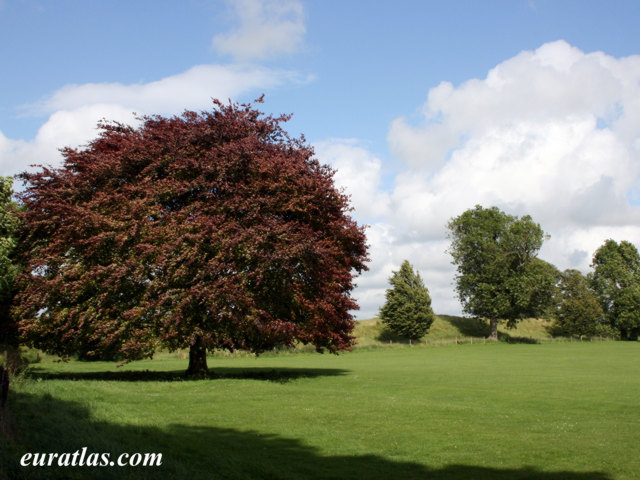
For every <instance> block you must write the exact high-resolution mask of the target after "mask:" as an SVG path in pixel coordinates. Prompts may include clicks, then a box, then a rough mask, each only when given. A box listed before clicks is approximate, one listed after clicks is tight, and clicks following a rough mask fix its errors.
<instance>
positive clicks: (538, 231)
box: [448, 205, 557, 338]
mask: <svg viewBox="0 0 640 480" xmlns="http://www.w3.org/2000/svg"><path fill="white" fill-rule="evenodd" d="M448 229H449V238H450V239H451V247H450V249H449V253H450V254H451V255H452V257H453V263H454V264H455V265H456V266H457V275H456V290H457V292H458V296H459V298H460V301H461V303H462V306H463V310H464V312H465V313H469V314H471V315H473V316H476V317H480V318H487V319H489V323H490V327H491V328H490V332H491V333H490V335H491V337H492V338H497V334H498V330H497V326H498V321H499V320H506V321H507V322H508V323H509V325H514V324H515V322H517V320H519V319H521V318H525V317H532V316H539V315H542V314H544V313H545V311H547V310H548V307H549V305H550V303H551V300H552V296H553V291H554V286H555V283H556V278H557V270H556V269H555V267H554V266H553V265H550V264H549V263H547V262H544V261H543V260H540V259H538V258H537V257H536V255H537V253H538V251H539V250H540V247H541V246H542V242H543V240H544V237H545V234H544V232H543V231H542V228H541V227H540V225H539V224H537V223H535V222H534V221H533V220H532V218H531V217H530V216H528V215H525V216H523V217H521V218H518V217H515V216H512V215H508V214H506V213H504V212H502V211H501V210H500V209H498V208H497V207H491V208H484V207H482V206H480V205H476V207H475V208H473V209H469V210H467V211H465V212H464V213H462V214H461V215H460V216H458V217H456V218H453V219H452V220H451V221H450V222H449V224H448Z"/></svg>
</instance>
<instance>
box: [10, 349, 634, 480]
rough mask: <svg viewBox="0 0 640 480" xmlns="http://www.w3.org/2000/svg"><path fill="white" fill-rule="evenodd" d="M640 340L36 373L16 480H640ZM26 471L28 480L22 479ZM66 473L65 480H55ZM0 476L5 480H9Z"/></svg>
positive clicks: (49, 368)
mask: <svg viewBox="0 0 640 480" xmlns="http://www.w3.org/2000/svg"><path fill="white" fill-rule="evenodd" d="M639 348H640V345H639V344H638V343H623V342H594V343H544V344H537V345H527V344H513V345H512V344H506V343H497V344H496V343H487V344H475V345H455V344H449V345H443V346H438V347H413V348H412V347H409V346H403V347H401V348H385V349H373V350H366V349H364V350H359V351H354V352H352V353H347V354H344V355H340V356H334V355H318V354H305V353H302V354H296V355H280V356H274V355H272V356H268V357H258V358H255V357H249V356H245V357H223V356H218V357H212V358H210V359H209V366H210V368H211V371H212V377H211V378H210V379H206V380H186V379H184V378H183V377H182V374H181V372H182V371H184V369H185V368H186V359H183V358H180V356H179V355H176V354H162V355H160V357H159V358H157V359H155V360H146V361H141V362H134V363H132V364H129V365H127V366H125V367H122V368H119V369H118V368H116V367H115V365H114V364H112V363H106V362H98V363H83V362H69V363H62V362H61V363H56V362H51V361H45V362H42V363H40V364H37V365H36V366H35V368H34V369H33V370H32V372H31V374H30V376H27V377H25V378H24V379H21V380H19V381H17V382H16V383H15V385H14V387H15V388H14V390H13V391H12V397H11V399H10V400H11V402H10V415H11V417H12V424H13V425H12V435H11V437H10V438H11V439H10V440H7V439H6V437H5V438H3V440H2V441H3V443H2V448H1V449H0V451H1V452H2V453H1V456H0V461H2V462H3V467H2V468H3V469H4V475H5V477H6V478H11V479H13V478H202V479H204V478H207V479H208V478H238V479H240V478H247V479H249V478H287V479H300V478H303V479H304V478H335V479H342V478H354V479H355V478H380V479H383V478H384V479H388V478H446V479H458V478H460V479H462V478H499V479H505V480H506V479H511V478H528V479H534V478H540V479H543V480H545V479H548V480H551V479H552V480H560V479H576V480H577V479H580V480H595V479H614V478H615V479H632V478H637V472H638V471H639V469H640V459H639V458H638V456H637V445H638V443H639V441H640V428H639V427H640V409H639V407H638V398H640V361H639V360H640V350H639ZM84 446H86V447H88V448H89V449H90V450H91V451H95V452H111V453H112V454H113V455H116V454H118V453H121V452H160V453H162V454H163V458H164V465H163V466H162V467H160V468H146V469H145V468H142V467H138V468H135V469H134V468H131V469H117V468H115V469H114V468H106V469H105V468H103V469H97V470H95V471H89V470H88V469H87V468H86V467H85V468H84V469H82V468H75V469H73V468H66V469H63V470H62V471H57V472H54V471H53V470H51V469H46V468H45V469H43V468H40V469H33V468H31V469H28V470H27V469H24V468H21V467H18V466H17V461H18V459H19V457H20V455H22V454H23V453H25V452H34V451H40V452H64V451H69V452H73V451H75V450H77V449H79V448H82V447H84ZM20 475H24V477H20ZM56 475H58V477H56ZM0 478H2V477H1V475H0Z"/></svg>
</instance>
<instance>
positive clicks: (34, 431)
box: [0, 393, 612, 480]
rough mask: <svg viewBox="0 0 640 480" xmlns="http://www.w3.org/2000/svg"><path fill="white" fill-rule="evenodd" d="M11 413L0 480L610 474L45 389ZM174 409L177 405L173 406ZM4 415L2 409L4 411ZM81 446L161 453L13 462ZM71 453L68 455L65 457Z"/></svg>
mask: <svg viewBox="0 0 640 480" xmlns="http://www.w3.org/2000/svg"><path fill="white" fill-rule="evenodd" d="M10 408H11V413H12V415H13V417H14V419H13V420H14V423H15V428H16V430H18V434H17V435H15V436H14V437H13V438H10V439H7V438H0V480H9V479H11V480H14V479H15V480H21V479H36V480H40V479H47V480H50V479H85V478H86V479H107V480H108V479H116V478H117V479H140V480H145V479H166V478H189V479H194V480H200V479H202V480H204V479H206V480H210V479H228V480H235V479H255V480H260V479H282V480H301V479H302V480H304V479H310V480H314V479H335V480H338V479H339V480H350V479H358V480H360V479H363V478H366V479H367V480H376V479H381V480H382V479H384V480H389V479H403V480H414V479H441V480H461V479H465V480H467V479H491V480H612V477H611V476H610V475H608V474H606V473H603V472H595V471H594V472H566V471H559V472H546V471H541V470H539V469H537V468H535V467H524V468H489V467H480V466H474V465H448V466H446V467H444V468H430V467H428V466H426V465H423V464H420V463H415V462H403V461H395V460H391V459H389V458H385V457H381V456H378V455H326V454H323V453H322V452H321V451H320V450H318V449H317V448H314V447H312V446H309V445H306V444H305V443H304V442H303V441H301V440H298V439H295V438H285V437H281V436H279V435H275V434H265V433H261V432H255V431H240V430H235V429H231V428H218V427H198V426H192V425H169V426H168V427H166V428H157V427H153V426H141V425H122V424H119V423H118V419H117V418H114V419H113V421H112V422H111V421H110V422H105V421H96V420H95V419H93V418H92V417H91V412H90V410H89V409H88V408H87V407H86V406H85V405H83V404H80V403H77V402H70V401H63V400H60V399H56V398H54V397H53V396H52V395H51V394H43V395H34V394H26V393H14V395H13V396H12V398H11V405H10ZM176 408H180V406H176ZM3 414H7V412H4V413H3ZM83 447H86V448H87V452H86V458H89V455H90V454H91V453H98V454H102V453H109V454H110V460H117V459H118V458H119V456H120V455H121V454H123V453H128V454H130V455H131V454H133V453H136V452H138V453H142V454H144V453H156V454H158V453H161V454H162V465H161V466H151V467H142V466H138V467H117V466H105V467H89V466H75V467H73V466H67V467H57V466H55V461H54V466H51V467H49V466H38V467H34V466H28V467H23V466H20V459H21V458H22V456H23V455H24V454H25V453H34V452H40V453H43V452H44V453H58V454H62V453H65V452H68V453H69V454H71V455H72V454H73V453H74V452H76V451H81V450H82V448H83ZM69 460H70V459H69Z"/></svg>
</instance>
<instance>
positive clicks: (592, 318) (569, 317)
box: [554, 270, 609, 336]
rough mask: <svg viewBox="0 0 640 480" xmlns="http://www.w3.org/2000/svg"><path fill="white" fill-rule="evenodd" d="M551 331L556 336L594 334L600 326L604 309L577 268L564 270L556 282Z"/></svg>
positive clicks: (599, 332)
mask: <svg viewBox="0 0 640 480" xmlns="http://www.w3.org/2000/svg"><path fill="white" fill-rule="evenodd" d="M554 316H555V324H554V331H555V332H556V333H558V334H560V335H587V336H591V335H598V334H601V333H609V332H608V331H606V328H604V327H605V326H604V311H603V310H602V307H601V306H600V302H598V299H597V297H596V295H595V292H594V291H593V290H592V289H591V282H590V280H589V279H588V278H587V277H585V276H584V275H583V274H582V273H580V272H579V271H578V270H565V271H564V272H563V273H562V275H561V278H560V282H559V285H558V295H557V307H556V311H555V315H554Z"/></svg>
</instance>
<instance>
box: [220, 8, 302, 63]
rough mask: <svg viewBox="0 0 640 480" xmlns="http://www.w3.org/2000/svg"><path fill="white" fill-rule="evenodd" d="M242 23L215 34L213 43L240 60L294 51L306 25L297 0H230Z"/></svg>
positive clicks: (257, 58) (259, 58) (262, 57)
mask: <svg viewBox="0 0 640 480" xmlns="http://www.w3.org/2000/svg"><path fill="white" fill-rule="evenodd" d="M229 3H230V4H231V6H232V8H233V10H234V14H235V16H236V17H237V19H238V21H239V24H240V25H239V27H238V28H237V29H236V30H234V31H232V32H230V33H226V34H219V35H216V36H215V37H214V38H213V46H214V48H215V49H216V50H218V51H219V52H220V53H223V54H229V55H232V56H233V57H235V58H236V59H238V60H241V61H247V60H264V59H267V58H272V57H275V56H278V55H281V54H289V53H293V52H295V51H296V50H297V49H298V48H299V47H300V45H301V44H302V41H303V38H304V35H305V32H306V27H305V24H304V9H303V7H302V4H301V3H300V2H299V1H297V0H230V1H229Z"/></svg>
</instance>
